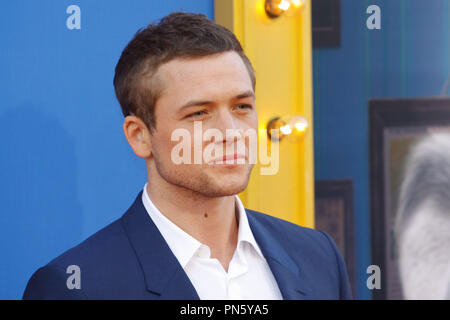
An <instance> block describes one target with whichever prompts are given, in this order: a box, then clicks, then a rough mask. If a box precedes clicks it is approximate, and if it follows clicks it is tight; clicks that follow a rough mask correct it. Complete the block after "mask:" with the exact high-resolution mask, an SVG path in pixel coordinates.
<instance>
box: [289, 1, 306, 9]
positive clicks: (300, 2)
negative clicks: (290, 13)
mask: <svg viewBox="0 0 450 320" xmlns="http://www.w3.org/2000/svg"><path fill="white" fill-rule="evenodd" d="M291 3H292V4H293V6H294V7H296V8H298V7H300V6H302V5H303V4H304V3H305V0H291Z"/></svg>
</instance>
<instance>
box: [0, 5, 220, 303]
mask: <svg viewBox="0 0 450 320" xmlns="http://www.w3.org/2000/svg"><path fill="white" fill-rule="evenodd" d="M72 4H76V5H78V6H79V7H80V8H81V29H80V30H76V29H75V30H69V29H67V27H66V19H67V18H68V17H69V16H70V14H67V13H66V8H67V7H68V6H69V5H72ZM177 10H183V11H190V12H198V13H204V14H206V15H207V16H208V17H210V18H213V12H214V8H213V1H212V0H178V1H177V0H164V1H159V0H133V1H112V0H95V1H92V0H91V1H89V0H85V1H76V0H72V1H66V0H58V1H55V0H40V1H35V0H20V1H2V3H1V5H0V39H1V47H0V70H1V71H0V92H1V99H0V101H1V102H0V123H1V126H0V145H1V151H0V167H1V168H2V169H1V179H0V203H1V209H0V210H1V213H0V225H1V226H2V232H1V233H0V259H1V260H0V299H17V298H21V297H22V293H23V290H24V288H25V285H26V282H27V280H28V278H29V277H30V276H31V274H32V272H33V271H35V270H36V269H37V268H38V267H40V266H42V265H44V264H46V263H47V262H48V261H49V260H50V259H52V258H54V257H56V256H57V255H59V254H60V253H62V252H63V251H65V250H66V249H68V248H69V247H71V246H73V245H75V244H77V243H79V242H80V241H81V240H83V239H85V238H86V237H87V236H89V235H91V234H92V233H94V232H95V231H97V230H98V229H100V228H101V227H103V226H105V225H106V224H108V223H110V222H112V221H113V220H115V219H116V218H118V217H119V216H120V215H122V214H123V212H124V211H125V210H126V209H127V207H128V205H129V204H131V203H132V201H133V200H134V198H135V197H136V195H137V193H138V192H139V191H140V189H141V188H142V187H143V186H144V183H145V181H146V169H145V163H144V161H143V160H141V159H140V158H138V157H136V156H135V155H134V153H133V152H132V150H131V148H130V147H129V145H128V144H127V142H126V140H125V138H124V135H123V132H122V122H123V117H122V114H121V111H120V107H119V104H118V103H117V101H116V100H115V96H114V88H113V85H112V80H113V76H114V67H115V65H116V63H117V60H118V59H119V56H120V54H121V52H122V49H123V48H124V47H125V45H126V44H127V43H128V41H129V40H131V38H132V37H133V35H134V34H135V32H136V31H137V30H138V29H139V28H141V27H144V26H145V25H147V24H148V23H150V22H153V21H155V20H157V19H159V18H161V17H163V16H165V15H166V14H168V13H170V12H172V11H177Z"/></svg>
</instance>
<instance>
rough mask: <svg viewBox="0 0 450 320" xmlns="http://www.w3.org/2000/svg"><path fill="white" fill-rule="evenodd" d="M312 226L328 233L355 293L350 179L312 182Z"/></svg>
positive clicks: (351, 186)
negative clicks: (313, 194)
mask: <svg viewBox="0 0 450 320" xmlns="http://www.w3.org/2000/svg"><path fill="white" fill-rule="evenodd" d="M315 227H316V229H318V230H323V231H325V232H326V233H328V234H329V235H330V236H331V237H332V238H333V240H334V242H335V243H336V245H337V247H338V249H339V251H340V252H341V254H342V256H343V258H344V260H345V264H346V265H347V272H348V275H349V279H350V285H351V287H352V291H353V296H356V291H355V290H356V286H355V260H354V251H355V249H354V247H355V243H354V226H353V181H352V180H350V179H348V180H317V181H315Z"/></svg>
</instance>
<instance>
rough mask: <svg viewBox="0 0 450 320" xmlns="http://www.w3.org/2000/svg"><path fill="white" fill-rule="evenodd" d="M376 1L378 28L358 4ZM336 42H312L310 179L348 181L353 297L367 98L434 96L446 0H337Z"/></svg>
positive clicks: (362, 220) (366, 229)
mask: <svg viewBox="0 0 450 320" xmlns="http://www.w3.org/2000/svg"><path fill="white" fill-rule="evenodd" d="M371 4H376V5H378V6H379V7H380V8H381V30H368V29H367V28H366V19H367V17H368V16H369V15H367V14H366V8H367V7H368V6H369V5H371ZM341 6H342V7H341V46H340V47H339V48H330V49H314V51H313V60H314V65H313V70H314V135H315V141H314V148H315V150H314V152H315V175H316V178H317V179H339V178H352V179H353V181H354V199H355V203H354V210H355V242H356V259H357V265H356V272H357V297H358V298H360V299H370V297H371V293H370V291H369V290H368V289H367V288H366V279H367V277H368V275H367V274H366V268H367V266H368V265H370V264H371V263H370V260H371V258H370V257H371V251H370V237H371V235H370V196H369V135H368V112H367V111H368V99H370V98H373V97H418V96H437V95H439V94H440V93H441V90H442V87H443V85H444V82H445V80H446V79H447V77H448V76H449V70H450V68H449V67H450V65H449V62H450V46H449V41H450V34H449V31H450V26H449V21H450V1H448V0H426V1H424V0H371V1H368V0H341Z"/></svg>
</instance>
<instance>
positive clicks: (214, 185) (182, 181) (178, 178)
mask: <svg viewBox="0 0 450 320" xmlns="http://www.w3.org/2000/svg"><path fill="white" fill-rule="evenodd" d="M153 155H154V157H153V159H154V160H155V167H156V170H157V171H158V174H159V175H160V176H161V178H162V179H164V180H165V181H166V182H167V183H169V184H172V185H175V186H177V187H180V188H183V189H185V190H186V191H188V192H191V193H192V195H193V197H194V196H195V195H202V196H205V197H209V198H216V197H226V196H232V195H235V194H238V193H240V192H242V191H244V190H245V188H247V185H248V181H249V178H250V173H251V171H252V169H253V164H249V165H247V170H246V172H245V173H244V174H245V175H246V179H245V180H244V181H243V182H242V183H240V184H239V185H231V186H230V185H228V186H227V185H224V184H221V182H220V181H216V179H214V177H211V176H209V175H208V174H206V173H205V172H203V171H202V170H201V169H200V170H199V172H198V175H196V176H194V177H193V176H192V175H188V174H186V172H178V170H170V168H169V166H167V165H165V164H164V162H163V161H161V159H159V156H158V155H157V154H155V153H154V154H153ZM185 166H186V165H185ZM192 166H201V165H194V164H192Z"/></svg>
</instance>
